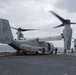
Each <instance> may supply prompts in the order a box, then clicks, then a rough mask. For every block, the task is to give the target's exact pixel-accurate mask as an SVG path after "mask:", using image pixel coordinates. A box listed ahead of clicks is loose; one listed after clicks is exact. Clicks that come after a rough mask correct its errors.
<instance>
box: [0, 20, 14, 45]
mask: <svg viewBox="0 0 76 75" xmlns="http://www.w3.org/2000/svg"><path fill="white" fill-rule="evenodd" d="M12 41H13V36H12V32H11V29H10V25H9V21H8V20H6V19H0V43H4V44H11V43H12Z"/></svg>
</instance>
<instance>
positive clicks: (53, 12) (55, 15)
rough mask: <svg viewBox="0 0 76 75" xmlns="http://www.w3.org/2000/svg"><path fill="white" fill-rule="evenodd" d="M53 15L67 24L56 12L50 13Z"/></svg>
mask: <svg viewBox="0 0 76 75" xmlns="http://www.w3.org/2000/svg"><path fill="white" fill-rule="evenodd" d="M50 12H51V13H52V14H54V15H55V16H56V17H57V18H58V19H59V20H60V21H61V22H63V23H64V22H65V19H63V18H62V17H60V16H59V15H58V14H56V13H55V12H53V11H50Z"/></svg>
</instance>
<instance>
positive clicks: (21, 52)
mask: <svg viewBox="0 0 76 75" xmlns="http://www.w3.org/2000/svg"><path fill="white" fill-rule="evenodd" d="M26 54H27V53H26V52H25V51H23V50H17V55H18V56H19V55H26Z"/></svg>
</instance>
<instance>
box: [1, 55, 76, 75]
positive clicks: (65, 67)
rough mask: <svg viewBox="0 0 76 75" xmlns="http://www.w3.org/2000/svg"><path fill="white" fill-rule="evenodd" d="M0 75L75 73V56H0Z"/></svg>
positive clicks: (68, 74)
mask: <svg viewBox="0 0 76 75" xmlns="http://www.w3.org/2000/svg"><path fill="white" fill-rule="evenodd" d="M0 74H1V75H76V56H72V55H67V54H62V55H60V54H57V55H55V54H53V55H26V56H7V57H0Z"/></svg>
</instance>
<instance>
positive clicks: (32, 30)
mask: <svg viewBox="0 0 76 75" xmlns="http://www.w3.org/2000/svg"><path fill="white" fill-rule="evenodd" d="M33 30H39V29H21V31H33Z"/></svg>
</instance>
